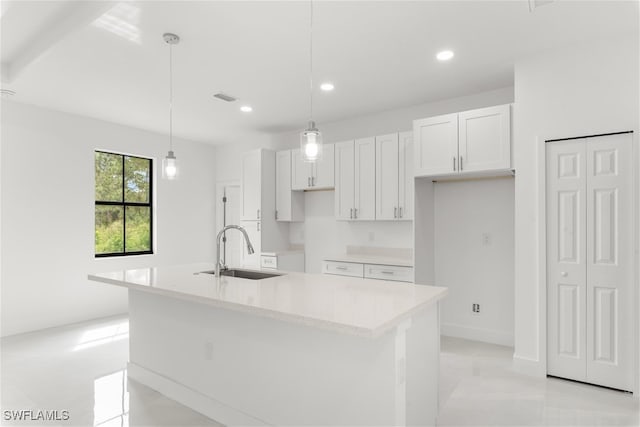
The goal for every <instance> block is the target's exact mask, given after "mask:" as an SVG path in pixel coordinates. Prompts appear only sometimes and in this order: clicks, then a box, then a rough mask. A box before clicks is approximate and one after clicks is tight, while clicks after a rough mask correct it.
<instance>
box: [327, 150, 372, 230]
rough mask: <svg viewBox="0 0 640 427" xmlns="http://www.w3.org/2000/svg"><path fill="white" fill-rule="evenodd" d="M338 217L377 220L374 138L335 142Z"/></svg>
mask: <svg viewBox="0 0 640 427" xmlns="http://www.w3.org/2000/svg"><path fill="white" fill-rule="evenodd" d="M335 159H336V181H335V182H336V192H335V211H336V218H337V219H345V220H373V219H375V215H376V212H375V208H376V169H375V164H376V144H375V139H374V138H363V139H357V140H355V141H347V142H340V143H337V144H335Z"/></svg>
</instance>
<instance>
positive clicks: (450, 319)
mask: <svg viewBox="0 0 640 427" xmlns="http://www.w3.org/2000/svg"><path fill="white" fill-rule="evenodd" d="M513 210H514V180H513V178H510V177H508V178H496V179H486V180H485V179H483V180H475V181H453V182H438V183H436V184H434V211H435V224H436V226H435V230H434V234H435V239H434V240H435V242H434V247H435V250H434V254H435V283H436V285H437V286H446V287H447V288H448V289H449V294H448V295H447V298H445V300H444V303H443V308H442V314H441V319H442V333H443V334H444V335H449V336H456V337H461V338H467V339H474V340H480V341H487V342H493V343H497V344H502V345H513V316H514V314H513V289H514V273H513V262H514V259H513V247H514V229H513V223H514V215H513ZM484 235H488V236H487V237H488V241H483V237H484ZM474 303H477V304H480V313H479V314H474V313H473V312H472V310H471V307H472V304H474Z"/></svg>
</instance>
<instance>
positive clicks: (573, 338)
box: [547, 140, 587, 381]
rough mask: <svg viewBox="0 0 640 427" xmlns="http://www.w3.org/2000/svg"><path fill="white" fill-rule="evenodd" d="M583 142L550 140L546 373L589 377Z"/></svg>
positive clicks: (580, 377)
mask: <svg viewBox="0 0 640 427" xmlns="http://www.w3.org/2000/svg"><path fill="white" fill-rule="evenodd" d="M585 168H586V162H585V144H584V141H582V140H574V141H568V142H557V143H550V144H547V300H548V301H547V313H548V320H547V328H548V332H547V339H548V345H547V352H548V356H547V371H548V373H549V374H550V375H555V376H559V377H564V378H569V379H573V380H578V381H585V374H586V367H587V358H586V344H585V339H586V301H587V300H586V289H587V277H586V276H587V268H586V260H585V257H586V255H587V251H586V247H585V244H586V196H585V192H586V191H587V185H586V176H585Z"/></svg>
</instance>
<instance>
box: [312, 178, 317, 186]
mask: <svg viewBox="0 0 640 427" xmlns="http://www.w3.org/2000/svg"><path fill="white" fill-rule="evenodd" d="M311 186H312V187H315V186H316V177H315V176H312V177H311Z"/></svg>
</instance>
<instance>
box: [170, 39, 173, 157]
mask: <svg viewBox="0 0 640 427" xmlns="http://www.w3.org/2000/svg"><path fill="white" fill-rule="evenodd" d="M169 151H173V45H172V44H171V43H169Z"/></svg>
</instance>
